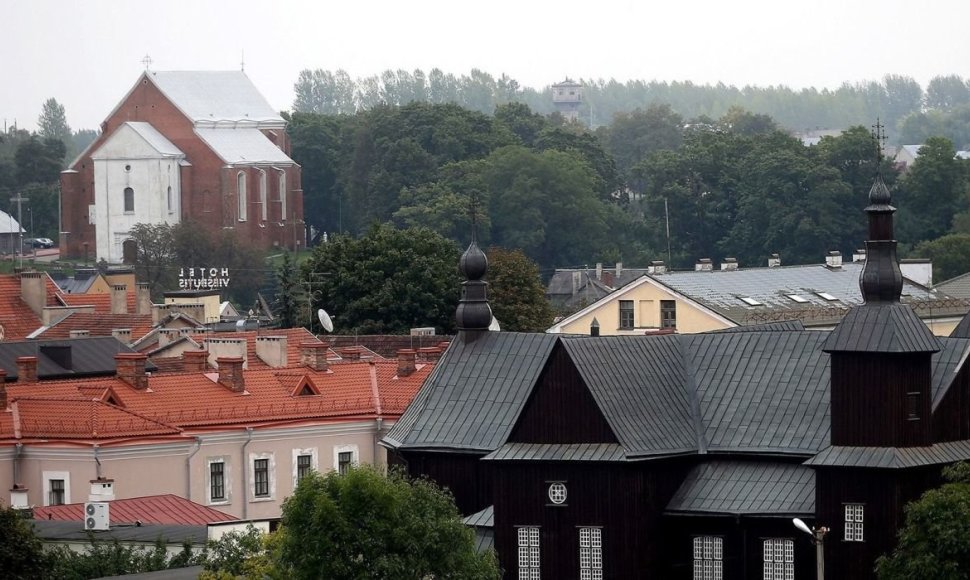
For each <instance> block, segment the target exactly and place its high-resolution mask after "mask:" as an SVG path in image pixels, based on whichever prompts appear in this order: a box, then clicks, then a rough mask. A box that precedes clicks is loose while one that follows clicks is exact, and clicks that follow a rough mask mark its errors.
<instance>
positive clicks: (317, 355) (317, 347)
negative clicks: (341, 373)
mask: <svg viewBox="0 0 970 580" xmlns="http://www.w3.org/2000/svg"><path fill="white" fill-rule="evenodd" d="M327 350H328V347H327V343H325V342H317V341H307V342H301V343H300V364H301V365H303V366H305V367H309V368H311V369H313V370H315V371H319V372H322V371H325V370H327V368H328V367H327Z"/></svg>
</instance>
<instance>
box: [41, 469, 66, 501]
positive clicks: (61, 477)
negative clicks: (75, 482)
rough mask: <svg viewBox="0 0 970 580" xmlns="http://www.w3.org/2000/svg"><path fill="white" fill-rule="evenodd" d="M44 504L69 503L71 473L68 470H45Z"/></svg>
mask: <svg viewBox="0 0 970 580" xmlns="http://www.w3.org/2000/svg"><path fill="white" fill-rule="evenodd" d="M43 478H44V480H43V481H44V505H64V504H68V503H71V474H70V472H68V471H45V472H43Z"/></svg>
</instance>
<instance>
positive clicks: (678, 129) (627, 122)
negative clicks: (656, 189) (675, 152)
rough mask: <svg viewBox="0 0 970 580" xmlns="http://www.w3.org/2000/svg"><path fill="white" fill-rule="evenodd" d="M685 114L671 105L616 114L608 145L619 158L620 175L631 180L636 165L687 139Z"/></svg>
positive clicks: (618, 168) (614, 157)
mask: <svg viewBox="0 0 970 580" xmlns="http://www.w3.org/2000/svg"><path fill="white" fill-rule="evenodd" d="M683 122H684V121H683V118H682V117H681V116H680V115H679V114H677V113H676V112H674V110H673V109H672V108H671V107H670V105H651V106H650V107H648V108H647V109H645V110H644V109H637V110H635V111H633V112H631V113H621V114H618V115H617V116H616V117H614V118H613V124H612V125H610V128H609V130H608V132H607V136H606V147H607V149H608V150H609V152H610V153H611V154H612V155H613V159H615V160H616V168H617V170H618V171H619V173H620V176H621V177H622V178H623V179H625V180H627V183H628V185H631V186H632V187H633V188H634V189H635V190H638V191H639V187H638V186H637V184H634V183H630V177H631V171H632V169H633V167H634V166H635V165H636V164H637V163H639V162H640V161H643V160H644V159H646V157H647V156H648V155H649V154H650V153H652V152H654V151H659V150H661V149H677V148H678V147H680V144H681V142H682V140H683Z"/></svg>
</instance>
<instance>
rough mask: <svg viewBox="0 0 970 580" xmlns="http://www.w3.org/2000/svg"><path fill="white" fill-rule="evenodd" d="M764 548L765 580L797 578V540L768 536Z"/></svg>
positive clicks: (763, 577)
mask: <svg viewBox="0 0 970 580" xmlns="http://www.w3.org/2000/svg"><path fill="white" fill-rule="evenodd" d="M762 546H763V548H764V568H763V571H764V572H763V575H762V579H763V580H795V541H794V540H792V539H789V538H768V539H766V540H764V542H763V544H762Z"/></svg>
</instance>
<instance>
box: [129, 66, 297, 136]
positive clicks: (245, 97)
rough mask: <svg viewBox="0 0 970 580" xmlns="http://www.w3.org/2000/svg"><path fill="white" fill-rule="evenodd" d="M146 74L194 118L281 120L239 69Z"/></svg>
mask: <svg viewBox="0 0 970 580" xmlns="http://www.w3.org/2000/svg"><path fill="white" fill-rule="evenodd" d="M147 74H148V76H149V78H151V79H152V81H153V82H154V83H155V84H156V85H157V86H158V88H159V89H160V90H161V91H162V92H163V93H164V94H165V96H167V97H168V98H169V99H170V100H171V101H172V102H173V103H174V104H175V106H177V107H178V108H179V109H180V110H181V111H182V112H184V113H185V114H186V115H188V117H189V118H190V119H192V120H194V121H196V122H199V121H273V122H278V123H280V124H282V123H283V122H284V121H283V118H282V117H280V115H279V112H278V111H277V110H276V109H274V108H273V107H272V106H270V104H269V102H267V101H266V98H265V97H263V95H262V94H260V92H259V90H257V89H256V86H255V85H253V82H252V81H251V80H249V77H248V76H246V73H244V72H242V71H158V72H150V73H147Z"/></svg>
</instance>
